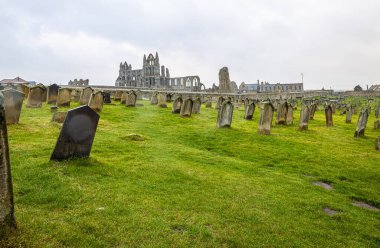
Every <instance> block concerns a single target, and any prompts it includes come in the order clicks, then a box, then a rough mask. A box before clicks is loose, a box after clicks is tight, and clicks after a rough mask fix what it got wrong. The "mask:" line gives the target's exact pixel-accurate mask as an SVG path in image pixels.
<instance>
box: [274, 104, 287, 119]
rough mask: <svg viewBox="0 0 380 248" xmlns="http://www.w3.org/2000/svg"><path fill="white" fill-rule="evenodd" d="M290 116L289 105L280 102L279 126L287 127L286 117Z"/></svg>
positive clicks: (278, 109)
mask: <svg viewBox="0 0 380 248" xmlns="http://www.w3.org/2000/svg"><path fill="white" fill-rule="evenodd" d="M287 114H288V103H287V102H280V103H279V104H278V107H277V118H276V124H277V125H285V124H286V116H287Z"/></svg>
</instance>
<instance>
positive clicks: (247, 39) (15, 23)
mask: <svg viewBox="0 0 380 248" xmlns="http://www.w3.org/2000/svg"><path fill="white" fill-rule="evenodd" d="M0 9H1V14H0V30H1V42H0V51H1V53H0V79H3V78H14V77H16V76H20V77H22V78H24V79H26V80H35V81H37V82H40V83H44V84H49V83H58V84H67V82H68V81H69V80H71V79H74V78H78V79H79V78H84V79H87V78H89V79H90V84H98V85H99V84H100V85H114V83H115V80H116V78H117V76H118V70H119V64H120V62H121V61H127V62H128V63H129V64H132V67H133V68H134V69H140V68H141V67H142V58H143V55H144V54H149V53H153V54H154V53H155V52H156V51H157V52H158V53H159V56H160V63H161V65H165V66H166V67H169V69H170V73H171V76H187V75H199V76H200V77H201V81H202V82H203V83H204V84H206V86H211V85H212V83H216V84H218V71H219V69H220V68H222V67H224V66H227V67H228V68H229V71H230V77H231V80H234V81H236V82H237V84H238V85H240V83H241V82H243V81H244V82H246V83H255V82H256V81H257V80H258V79H260V80H261V81H268V82H270V83H278V82H281V83H298V82H301V73H304V83H305V88H306V89H321V88H322V87H325V88H326V89H329V88H330V87H331V88H333V89H353V87H354V86H355V85H356V84H358V83H359V84H361V85H362V86H363V88H364V87H365V86H366V85H367V84H375V83H379V82H380V1H379V0H361V1H359V0H356V1H353V0H233V1H231V0H229V1H224V0H218V1H217V0H208V1H205V0H193V1H190V0H135V1H129V0H91V1H87V0H65V1H61V0H59V1H54V0H51V1H46V0H35V1H33V0H24V1H20V0H9V1H6V0H0Z"/></svg>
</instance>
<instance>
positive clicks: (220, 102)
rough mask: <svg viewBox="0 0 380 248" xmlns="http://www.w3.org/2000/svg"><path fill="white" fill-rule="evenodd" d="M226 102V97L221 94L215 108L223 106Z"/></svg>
mask: <svg viewBox="0 0 380 248" xmlns="http://www.w3.org/2000/svg"><path fill="white" fill-rule="evenodd" d="M223 102H224V98H223V97H222V96H221V97H219V98H218V101H217V102H216V106H215V109H219V108H220V106H222V103H223Z"/></svg>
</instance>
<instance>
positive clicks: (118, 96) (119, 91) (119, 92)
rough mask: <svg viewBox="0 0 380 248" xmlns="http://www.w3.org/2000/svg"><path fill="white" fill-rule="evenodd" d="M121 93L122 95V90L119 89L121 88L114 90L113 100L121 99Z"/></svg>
mask: <svg viewBox="0 0 380 248" xmlns="http://www.w3.org/2000/svg"><path fill="white" fill-rule="evenodd" d="M122 95H123V91H121V90H117V91H115V96H114V98H115V101H121V96H122Z"/></svg>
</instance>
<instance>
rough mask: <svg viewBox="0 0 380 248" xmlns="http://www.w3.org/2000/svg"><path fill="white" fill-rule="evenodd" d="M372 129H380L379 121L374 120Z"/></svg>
mask: <svg viewBox="0 0 380 248" xmlns="http://www.w3.org/2000/svg"><path fill="white" fill-rule="evenodd" d="M374 128H375V129H380V120H376V121H375V123H374Z"/></svg>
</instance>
